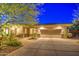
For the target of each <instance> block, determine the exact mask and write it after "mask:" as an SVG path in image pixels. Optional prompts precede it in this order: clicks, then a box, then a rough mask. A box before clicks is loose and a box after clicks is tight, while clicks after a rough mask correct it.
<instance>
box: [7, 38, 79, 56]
mask: <svg viewBox="0 0 79 59" xmlns="http://www.w3.org/2000/svg"><path fill="white" fill-rule="evenodd" d="M29 41H31V40H29ZM26 42H27V40H26ZM8 56H79V40H72V39H62V38H38V39H37V40H33V41H32V42H31V43H30V44H28V45H24V46H23V47H22V48H20V49H18V50H16V51H13V52H12V53H10V54H8Z"/></svg>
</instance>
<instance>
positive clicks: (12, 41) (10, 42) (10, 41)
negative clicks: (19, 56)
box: [5, 39, 21, 47]
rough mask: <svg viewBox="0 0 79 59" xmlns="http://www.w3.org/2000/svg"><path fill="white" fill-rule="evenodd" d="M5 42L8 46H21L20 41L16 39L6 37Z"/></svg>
mask: <svg viewBox="0 0 79 59" xmlns="http://www.w3.org/2000/svg"><path fill="white" fill-rule="evenodd" d="M5 44H6V45H8V46H14V47H17V46H21V42H19V41H18V40H17V39H8V40H6V41H5Z"/></svg>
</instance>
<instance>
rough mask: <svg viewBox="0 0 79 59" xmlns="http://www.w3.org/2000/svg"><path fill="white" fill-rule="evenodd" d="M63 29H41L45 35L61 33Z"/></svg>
mask: <svg viewBox="0 0 79 59" xmlns="http://www.w3.org/2000/svg"><path fill="white" fill-rule="evenodd" d="M60 33H61V30H41V34H43V35H44V34H45V35H60Z"/></svg>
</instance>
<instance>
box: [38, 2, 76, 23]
mask: <svg viewBox="0 0 79 59" xmlns="http://www.w3.org/2000/svg"><path fill="white" fill-rule="evenodd" d="M42 8H43V9H44V10H45V12H43V14H41V15H40V16H39V20H40V22H39V23H40V24H67V23H72V20H73V18H74V16H73V14H74V10H75V9H76V5H75V4H72V3H69V4H68V3H63V4H62V3H48V4H47V3H46V4H44V5H43V6H42Z"/></svg>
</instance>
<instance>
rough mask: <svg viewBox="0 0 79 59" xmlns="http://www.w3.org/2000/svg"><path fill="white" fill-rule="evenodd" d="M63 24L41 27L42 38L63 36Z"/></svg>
mask: <svg viewBox="0 0 79 59" xmlns="http://www.w3.org/2000/svg"><path fill="white" fill-rule="evenodd" d="M62 29H63V28H62V27H61V26H56V27H41V29H40V33H41V37H42V38H47V37H48V38H60V37H61V31H62Z"/></svg>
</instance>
